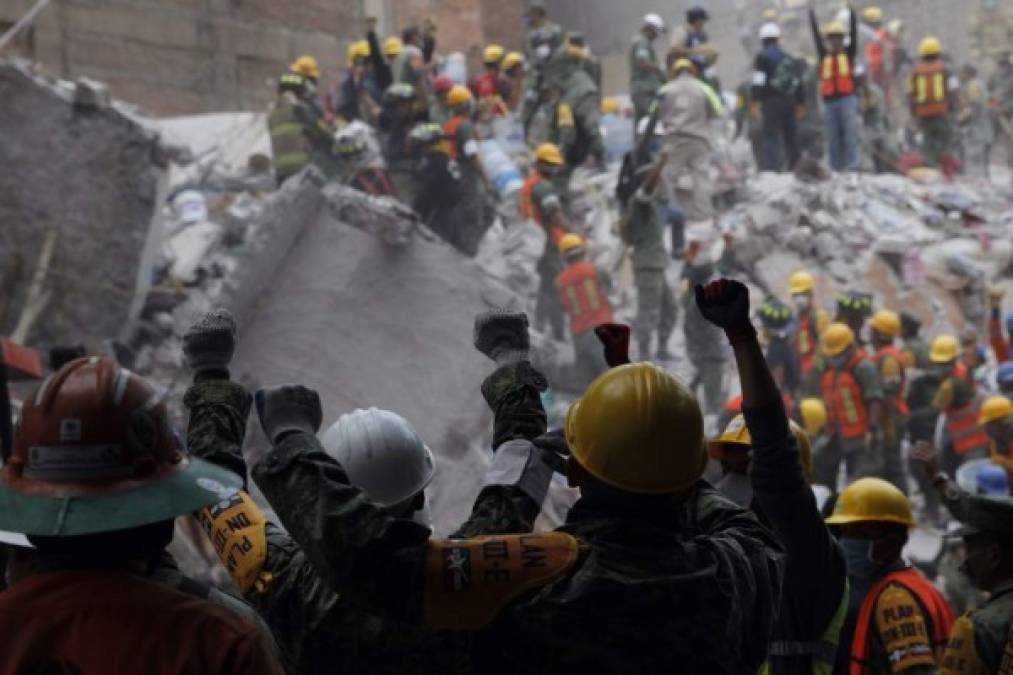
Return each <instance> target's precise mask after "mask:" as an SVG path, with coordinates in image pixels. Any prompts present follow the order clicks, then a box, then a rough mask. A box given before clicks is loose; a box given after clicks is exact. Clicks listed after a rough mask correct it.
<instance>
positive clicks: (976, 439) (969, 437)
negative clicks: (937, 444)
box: [946, 396, 990, 455]
mask: <svg viewBox="0 0 1013 675" xmlns="http://www.w3.org/2000/svg"><path fill="white" fill-rule="evenodd" d="M980 405H981V400H980V397H978V396H975V397H974V398H972V399H971V400H970V401H968V402H967V404H965V405H964V406H962V407H960V408H958V409H956V410H953V411H950V410H947V411H946V433H947V434H949V436H950V442H951V443H952V444H953V452H954V454H957V455H966V454H967V453H968V452H970V451H971V450H974V449H976V448H984V449H987V448H988V447H989V442H990V441H989V438H988V434H987V433H985V427H983V426H982V425H980V424H978V408H979V407H980Z"/></svg>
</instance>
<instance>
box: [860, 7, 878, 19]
mask: <svg viewBox="0 0 1013 675" xmlns="http://www.w3.org/2000/svg"><path fill="white" fill-rule="evenodd" d="M862 18H863V19H865V20H866V21H868V22H869V23H882V21H883V10H881V9H880V8H879V7H875V6H873V7H866V8H865V11H864V12H862Z"/></svg>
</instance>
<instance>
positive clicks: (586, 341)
mask: <svg viewBox="0 0 1013 675" xmlns="http://www.w3.org/2000/svg"><path fill="white" fill-rule="evenodd" d="M585 246H586V245H585V241H584V238H583V237H581V236H580V235H579V234H572V233H570V234H566V235H563V238H562V239H560V240H559V253H560V254H561V255H562V256H563V259H564V260H565V262H566V267H565V268H564V269H563V271H562V272H560V273H559V276H557V277H556V289H557V290H558V291H559V301H560V304H561V305H562V306H563V308H564V309H565V310H566V315H567V316H568V317H569V318H570V338H571V339H572V342H573V353H574V362H573V364H572V366H571V367H570V368H567V369H566V370H567V372H566V373H565V377H564V378H562V379H564V380H566V382H565V385H567V386H568V388H569V389H571V390H572V391H575V392H577V393H581V392H583V391H584V390H585V389H586V388H587V386H588V385H589V384H591V383H592V382H593V381H594V380H595V378H597V377H598V376H599V375H601V374H602V373H604V372H605V371H606V370H607V369H608V364H607V363H605V357H604V356H603V354H602V350H601V344H600V343H599V342H598V338H597V336H596V335H595V332H594V329H595V327H597V326H600V325H602V324H605V323H612V305H611V303H610V302H609V299H608V294H607V288H608V286H609V285H610V284H609V279H608V277H607V275H605V274H604V273H603V272H602V271H600V270H599V269H598V268H597V267H596V266H595V264H594V263H593V262H591V261H590V260H589V259H588V257H587V250H586V247H585ZM561 384H562V383H561Z"/></svg>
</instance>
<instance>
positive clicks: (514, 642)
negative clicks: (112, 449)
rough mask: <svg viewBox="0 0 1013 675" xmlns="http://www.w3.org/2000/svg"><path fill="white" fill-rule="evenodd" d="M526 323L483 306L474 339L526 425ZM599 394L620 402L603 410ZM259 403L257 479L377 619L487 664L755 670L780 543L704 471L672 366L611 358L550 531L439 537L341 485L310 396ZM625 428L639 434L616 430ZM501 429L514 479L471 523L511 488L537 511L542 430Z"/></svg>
mask: <svg viewBox="0 0 1013 675" xmlns="http://www.w3.org/2000/svg"><path fill="white" fill-rule="evenodd" d="M525 327H526V321H524V319H523V315H520V316H517V315H510V314H504V313H499V314H498V315H493V316H492V317H480V319H479V320H478V321H477V322H476V328H477V331H476V333H477V339H476V346H477V347H478V348H479V349H480V350H481V351H483V352H484V353H486V354H487V355H488V356H490V357H491V358H492V359H493V360H494V361H495V362H496V364H497V366H498V367H499V369H500V370H499V371H498V373H497V374H495V375H494V376H493V378H492V379H491V380H487V381H486V383H485V385H483V394H484V395H485V396H486V399H487V400H488V401H489V402H490V403H493V407H494V408H496V409H497V411H499V410H500V409H502V407H503V406H509V407H511V408H512V410H514V411H515V413H516V414H517V415H519V416H520V417H519V419H525V420H527V422H526V423H524V424H522V425H521V427H523V428H526V429H527V431H526V432H525V433H529V434H530V433H536V432H540V431H544V424H545V416H544V411H542V410H541V406H540V404H539V403H538V389H539V388H541V387H542V386H543V385H544V381H542V380H541V378H540V377H537V376H535V375H534V373H533V370H532V368H531V366H530V364H529V363H528V362H527V361H526V351H525V350H524V347H526V346H527V340H526V328H525ZM522 336H523V339H521V337H522ZM504 369H505V370H504ZM510 372H513V373H514V374H515V375H514V376H513V379H512V380H511V381H512V384H510V385H509V386H502V385H501V384H500V382H501V381H503V379H504V378H503V377H502V375H501V374H500V373H507V374H509V373H510ZM524 373H528V374H529V375H524ZM517 375H520V377H519V378H518V377H517ZM506 379H508V380H509V379H510V378H509V377H508V378H506ZM638 392H650V394H649V395H647V396H639V395H638ZM613 395H615V396H616V398H614V399H613V398H610V397H611V396H613ZM606 399H608V400H609V401H610V402H606ZM524 404H526V405H528V406H529V408H528V411H527V413H525V412H524ZM602 405H607V406H609V407H610V408H611V411H610V412H611V414H608V415H601V414H598V411H600V410H602V408H601V406H602ZM257 408H258V413H259V414H260V418H261V422H262V425H263V427H264V429H265V432H266V433H267V434H268V436H269V438H270V439H271V440H272V443H273V449H272V450H271V451H270V452H269V453H268V455H267V457H266V458H265V459H264V461H263V462H261V463H260V464H259V465H257V466H256V467H254V469H253V476H254V480H255V481H256V482H257V485H258V486H259V487H260V488H261V490H262V491H263V493H264V494H265V496H266V497H267V499H268V500H269V501H270V503H271V504H272V506H273V507H274V508H275V511H276V512H277V514H278V516H279V518H280V519H281V521H282V523H283V524H284V525H285V527H286V528H287V529H288V531H289V532H290V533H291V535H292V537H293V539H294V540H295V541H296V542H298V544H299V545H300V547H301V549H302V551H304V552H305V555H306V556H307V558H308V559H309V560H311V561H313V563H312V564H313V565H314V566H315V568H316V571H317V573H318V574H319V575H320V576H321V577H322V578H323V579H326V581H327V583H328V584H329V585H330V587H331V588H333V589H334V590H335V591H337V592H339V593H341V597H342V598H343V599H344V600H345V601H347V602H349V603H354V604H356V605H358V606H361V607H363V608H366V609H369V610H370V611H374V612H376V613H377V614H378V615H380V616H383V617H386V618H389V619H395V620H399V621H404V622H407V623H413V624H428V625H430V626H438V627H448V628H456V629H459V630H461V631H465V633H464V635H466V636H468V637H469V638H470V640H471V654H472V658H473V662H474V663H475V665H476V668H477V669H478V670H480V671H481V672H489V673H547V672H550V673H554V674H559V675H569V674H570V673H573V674H575V675H576V674H578V673H579V674H581V675H586V674H587V673H589V672H594V673H602V674H605V675H607V674H609V673H629V672H674V671H684V672H709V673H713V672H728V673H732V672H756V670H757V669H758V668H759V665H760V663H761V662H762V660H763V658H764V656H765V653H766V649H767V643H768V640H769V636H770V626H771V622H772V618H773V616H774V614H775V610H776V605H777V599H778V598H779V596H780V591H781V575H782V571H783V565H784V555H783V552H782V550H781V548H780V545H779V544H778V543H777V541H776V539H775V538H774V536H773V535H772V534H771V532H770V531H769V530H767V529H766V528H765V527H763V526H762V525H761V524H760V523H759V522H758V521H757V520H756V518H755V517H754V516H752V515H751V514H749V513H748V512H746V511H743V510H740V509H738V508H737V507H735V506H734V505H733V504H732V503H730V502H728V501H726V500H725V499H723V498H722V497H720V496H719V495H718V494H717V493H715V492H714V490H713V489H712V488H710V487H709V486H708V485H706V484H705V483H703V482H700V481H699V476H700V474H701V473H702V470H703V467H704V464H705V462H706V456H705V453H704V450H703V434H702V420H701V418H700V413H699V409H698V408H696V407H695V402H694V401H693V400H692V397H691V396H690V395H689V394H688V392H687V391H686V390H685V388H684V387H683V386H682V385H681V384H680V383H678V381H677V380H675V378H673V377H672V376H670V375H668V374H667V373H665V372H664V371H661V370H660V369H657V368H655V367H654V366H651V365H649V364H630V365H625V366H621V367H618V368H614V369H612V370H610V371H608V372H607V373H605V374H603V375H602V376H601V377H600V378H599V380H597V381H596V383H595V384H592V386H591V388H589V390H588V391H587V392H585V394H584V397H583V398H582V399H581V402H580V403H579V404H578V405H576V406H575V407H574V408H573V409H572V410H571V413H570V415H569V419H568V424H567V427H568V433H567V441H568V445H569V450H570V453H571V454H570V457H569V458H568V459H567V462H566V467H567V469H566V470H567V475H568V476H569V478H570V482H571V484H572V485H575V486H578V487H579V488H580V489H581V494H582V497H581V499H580V500H579V501H578V502H577V503H576V504H575V505H574V507H573V508H572V509H571V510H570V512H569V514H568V515H567V519H566V523H565V524H564V525H563V526H562V527H561V528H559V530H557V531H556V532H552V533H545V534H521V535H496V536H492V537H482V538H477V539H476V538H463V539H455V540H450V541H439V540H433V539H430V533H429V531H428V530H427V529H425V528H422V527H420V526H418V525H417V524H415V523H412V522H406V521H399V520H397V519H394V518H392V517H391V516H390V515H388V514H387V513H385V512H384V511H383V510H381V509H379V508H377V507H376V506H375V505H373V504H372V503H371V502H370V501H369V500H368V499H366V498H364V495H363V493H362V492H361V491H360V490H358V489H357V488H355V487H352V486H351V485H349V483H348V479H347V477H346V475H345V472H344V470H343V469H342V467H341V466H340V465H339V464H338V463H337V462H335V461H334V460H333V459H332V458H331V457H329V456H328V455H327V454H326V453H324V452H323V450H322V448H321V446H320V443H319V442H318V441H317V439H316V437H315V436H314V431H315V427H316V426H318V424H319V420H320V401H319V398H318V397H317V396H316V395H315V393H314V392H311V391H310V390H307V389H303V388H301V387H283V388H277V389H269V390H263V391H261V392H259V393H258V396H257ZM648 420H649V421H648ZM528 423H537V424H538V425H539V426H540V427H541V428H539V429H535V428H534V427H533V426H528ZM644 425H646V426H644ZM609 434H612V435H609ZM633 434H636V435H637V437H638V438H639V439H640V440H638V441H637V442H624V440H623V439H631V438H632V437H633ZM502 438H503V436H502V435H501V428H500V425H499V424H497V429H496V433H495V437H494V447H495V448H496V451H495V455H494V459H493V466H494V468H496V469H497V470H498V475H499V476H500V477H501V478H503V479H508V480H509V481H510V483H511V484H502V483H501V484H499V485H495V486H491V487H486V488H485V489H484V490H483V491H482V492H481V493H480V495H479V497H478V502H477V503H476V506H475V509H474V511H473V512H472V517H471V520H470V525H469V527H468V528H465V530H462V532H461V533H460V534H462V535H466V536H467V537H470V536H471V535H474V534H480V533H487V532H489V531H490V530H492V531H496V530H497V529H498V523H497V521H498V520H499V518H500V516H501V515H502V514H504V513H511V512H516V511H517V509H518V506H517V502H518V500H520V501H521V502H523V500H529V501H528V502H527V503H526V504H527V506H528V507H535V509H537V504H536V503H534V500H532V499H530V495H529V494H527V492H526V491H525V488H524V487H523V485H522V484H523V483H524V482H525V480H527V479H525V478H524V477H523V474H525V473H527V467H528V466H529V464H530V462H531V459H532V457H534V454H533V450H532V447H533V444H532V442H531V441H530V440H527V439H524V438H513V439H511V440H509V441H507V442H505V443H502V444H501V445H498V446H497V445H496V443H497V442H499V441H500V440H501V439H502ZM662 457H666V458H667V459H663V460H662V461H661V462H660V463H659V462H658V461H656V460H659V459H661V458H662ZM610 458H611V459H610ZM518 474H521V478H520V479H519V482H515V480H516V479H517V476H518ZM599 476H601V478H599ZM541 480H543V481H544V482H545V483H547V479H546V478H545V477H542V479H541ZM605 481H608V482H605ZM710 646H712V647H710Z"/></svg>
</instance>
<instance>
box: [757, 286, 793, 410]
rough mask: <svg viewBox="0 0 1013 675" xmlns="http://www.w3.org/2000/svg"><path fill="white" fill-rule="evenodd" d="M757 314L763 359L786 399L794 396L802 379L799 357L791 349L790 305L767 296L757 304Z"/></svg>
mask: <svg viewBox="0 0 1013 675" xmlns="http://www.w3.org/2000/svg"><path fill="white" fill-rule="evenodd" d="M759 314H760V325H762V326H763V337H764V341H765V342H766V345H767V351H766V352H765V353H764V358H765V359H766V361H767V366H768V367H769V368H770V372H771V374H772V375H773V376H774V383H775V384H776V385H777V388H778V389H780V390H781V391H783V392H784V393H785V394H786V395H787V396H788V397H789V398H790V397H794V396H795V394H796V393H797V392H798V388H799V385H800V384H801V382H800V377H799V376H800V372H799V364H798V359H797V358H796V356H795V351H794V349H793V348H792V335H791V328H792V311H791V307H788V305H786V304H784V303H783V302H781V301H780V300H778V299H777V298H775V297H770V298H767V299H766V300H765V301H764V302H763V304H762V305H760V311H759ZM787 407H789V408H790V407H791V406H787Z"/></svg>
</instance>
